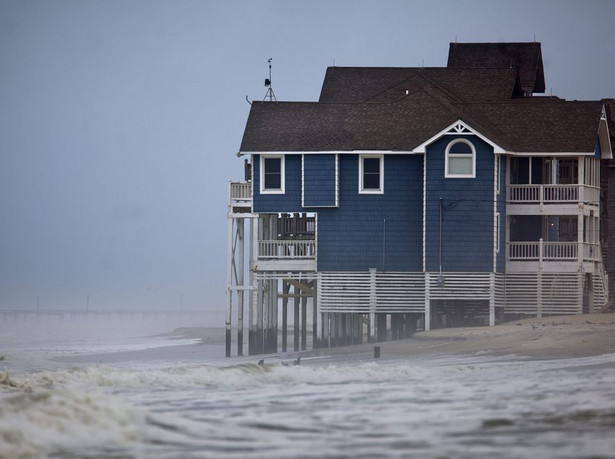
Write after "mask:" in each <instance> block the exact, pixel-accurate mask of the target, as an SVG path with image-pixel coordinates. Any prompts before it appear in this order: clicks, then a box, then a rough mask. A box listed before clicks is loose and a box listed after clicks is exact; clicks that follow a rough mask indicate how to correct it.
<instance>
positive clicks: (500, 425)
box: [0, 318, 615, 458]
mask: <svg viewBox="0 0 615 459" xmlns="http://www.w3.org/2000/svg"><path fill="white" fill-rule="evenodd" d="M62 320H66V319H57V321H58V324H54V327H55V328H53V329H50V328H48V327H47V330H48V332H47V333H45V334H43V335H41V334H40V333H39V334H38V335H36V334H35V333H34V332H35V331H36V330H38V331H39V332H40V331H41V329H37V326H35V324H33V323H25V322H28V321H30V322H32V321H33V319H23V322H24V323H20V324H15V323H12V324H7V323H3V324H0V354H1V355H2V357H1V358H2V360H1V361H0V369H2V376H0V457H2V458H14V457H61V458H95V457H96V458H99V457H103V458H105V457H109V458H125V457H126V458H131V457H134V458H152V457H153V458H252V457H254V458H287V457H306V458H309V457H314V458H315V457H331V458H334V457H335V458H337V457H348V458H355V457H364V458H377V457H383V458H389V457H399V458H446V457H450V458H493V457H496V456H497V457H500V458H581V457H587V458H590V457H591V458H599V457H615V355H603V356H597V357H590V358H577V359H558V360H531V359H527V358H521V357H517V356H497V357H496V356H490V355H485V354H475V355H466V356H451V355H437V356H429V357H425V356H421V357H408V358H399V357H397V358H382V359H379V360H371V359H365V360H361V359H353V360H352V361H345V360H343V359H342V358H341V357H340V358H337V359H336V358H333V359H331V358H325V359H322V358H303V359H302V360H301V365H299V366H295V365H284V364H283V363H289V362H290V361H292V358H293V356H294V355H284V356H280V355H277V356H266V357H265V365H257V364H256V362H257V361H258V360H259V359H260V357H241V358H239V357H233V358H230V359H227V358H225V357H223V353H224V345H223V342H222V341H221V340H220V338H221V337H222V336H223V334H222V333H220V330H218V329H212V328H203V329H202V330H201V331H198V330H194V329H191V330H184V332H185V333H184V332H182V331H181V330H180V331H177V332H175V333H170V332H172V331H173V330H175V329H176V328H180V327H194V326H195V322H197V321H196V320H194V319H191V320H189V323H181V322H180V323H173V320H169V318H166V319H164V320H160V322H161V323H159V324H156V325H154V324H153V323H152V324H149V325H148V326H146V327H138V328H134V329H131V327H129V326H128V325H129V324H127V323H126V322H127V321H126V320H120V319H115V321H116V322H117V323H116V324H115V325H114V324H113V322H114V319H107V321H108V322H110V323H108V324H105V325H104V326H102V325H100V324H99V326H98V327H96V326H94V325H96V324H88V323H82V324H80V323H79V322H80V320H81V321H82V322H87V319H70V320H73V322H71V323H69V324H66V323H64V326H62V323H61V321H62ZM184 320H186V319H185V318H184ZM99 321H100V319H98V322H99ZM152 321H154V319H152ZM9 325H10V326H9ZM39 325H40V324H39ZM67 325H69V326H67ZM112 325H114V327H115V328H113V327H112ZM206 325H207V324H206ZM79 326H81V327H82V328H79ZM42 328H45V327H42ZM63 328H65V329H66V330H64V331H62V330H63ZM165 328H166V329H165ZM85 329H88V330H89V332H88V333H85V332H84V331H85ZM52 330H55V333H52ZM113 330H114V331H113ZM152 332H154V333H152ZM165 332H166V333H165ZM27 333H33V334H32V336H30V337H28V336H27Z"/></svg>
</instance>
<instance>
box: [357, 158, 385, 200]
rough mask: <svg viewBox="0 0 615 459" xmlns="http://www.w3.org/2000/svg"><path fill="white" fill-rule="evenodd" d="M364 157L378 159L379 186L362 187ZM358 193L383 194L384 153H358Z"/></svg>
mask: <svg viewBox="0 0 615 459" xmlns="http://www.w3.org/2000/svg"><path fill="white" fill-rule="evenodd" d="M365 158H378V159H380V188H378V189H372V188H370V189H367V190H366V189H364V187H363V160H364V159H365ZM359 194H384V155H373V154H372V155H359Z"/></svg>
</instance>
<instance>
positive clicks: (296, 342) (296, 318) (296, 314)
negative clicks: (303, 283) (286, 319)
mask: <svg viewBox="0 0 615 459" xmlns="http://www.w3.org/2000/svg"><path fill="white" fill-rule="evenodd" d="M294 292H295V298H294V306H295V308H294V314H293V316H294V317H293V319H294V320H293V322H294V323H293V325H294V327H293V332H294V333H293V338H294V350H295V352H297V351H298V350H299V302H300V298H299V289H298V288H297V286H296V285H295V286H294Z"/></svg>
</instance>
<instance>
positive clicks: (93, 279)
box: [0, 0, 615, 310]
mask: <svg viewBox="0 0 615 459" xmlns="http://www.w3.org/2000/svg"><path fill="white" fill-rule="evenodd" d="M614 17H615V1H612V0H603V1H588V0H581V1H535V0H533V1H525V0H521V1H520V0H518V1H515V2H510V1H492V0H487V1H459V0H455V1H429V2H427V1H387V0H375V1H347V0H338V1H330V0H326V1H319V0H309V1H259V0H256V1H229V0H219V1H185V0H173V1H170V0H169V1H152V0H122V1H120V0H92V1H87V0H75V1H67V0H47V1H46V0H39V1H31V0H15V1H12V0H0V308H31V307H36V301H37V300H36V298H37V296H39V298H40V306H41V308H42V307H46V308H47V307H49V308H52V307H69V308H72V307H74V308H81V307H85V305H86V298H87V295H88V294H89V295H90V307H92V308H94V307H96V308H120V307H125V308H178V307H180V302H181V303H182V305H183V307H184V308H186V309H201V308H202V309H208V310H216V309H224V298H225V296H224V295H225V284H226V246H227V244H226V231H227V226H226V225H227V222H226V199H227V195H226V194H227V180H228V179H241V178H242V177H243V159H238V158H237V157H236V156H235V153H236V152H237V150H238V149H239V144H240V141H241V136H242V132H243V128H244V126H245V122H246V118H247V115H248V110H249V105H248V104H247V103H246V101H245V97H246V96H248V97H249V98H250V99H262V98H263V97H264V95H265V88H264V86H263V80H264V78H265V77H267V76H268V69H267V59H269V58H273V87H274V90H275V93H276V95H277V97H278V99H279V100H316V99H317V98H318V95H319V91H320V86H321V84H322V79H323V77H324V73H325V70H326V67H327V66H331V65H333V63H334V62H335V64H336V65H338V66H420V65H421V64H423V65H424V66H445V65H446V59H447V54H448V46H449V43H450V42H452V41H455V40H457V41H459V42H473V41H533V40H534V38H536V41H540V42H541V43H542V49H543V58H544V64H545V77H546V81H547V94H550V93H551V91H552V92H553V94H554V95H558V96H560V97H564V98H566V99H579V100H586V99H600V98H602V97H614V96H615V27H613V24H612V21H613V18H614ZM180 298H181V299H180Z"/></svg>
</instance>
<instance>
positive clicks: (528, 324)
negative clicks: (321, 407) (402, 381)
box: [301, 313, 615, 359]
mask: <svg viewBox="0 0 615 459" xmlns="http://www.w3.org/2000/svg"><path fill="white" fill-rule="evenodd" d="M374 346H380V351H381V356H382V357H383V358H389V357H403V356H413V355H432V354H433V355H448V354H474V353H484V354H494V355H517V356H525V357H532V358H539V359H540V358H544V359H556V358H573V357H587V356H595V355H602V354H610V353H615V313H610V314H584V315H573V316H551V317H543V318H529V319H523V320H515V321H511V322H506V323H503V324H499V325H496V326H493V327H464V328H445V329H438V330H430V331H421V332H417V333H415V334H414V336H413V337H412V338H409V339H404V340H398V341H388V342H380V343H377V344H372V343H370V344H362V345H356V346H344V347H338V348H329V349H316V350H313V351H308V352H304V353H301V355H302V356H305V357H320V358H326V357H327V356H330V357H332V358H335V359H340V358H341V357H343V358H348V359H366V358H373V351H374Z"/></svg>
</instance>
